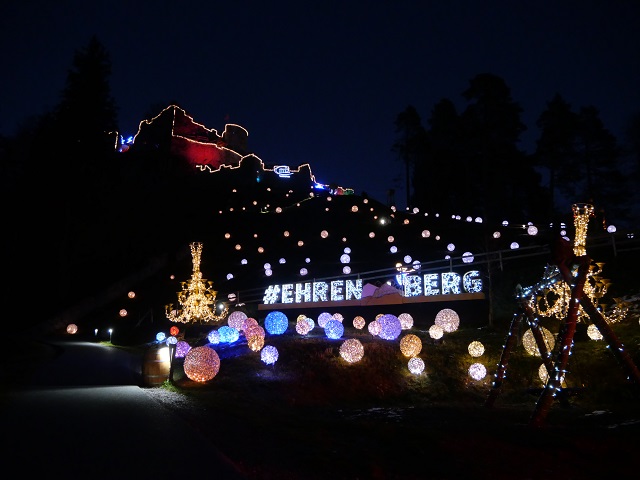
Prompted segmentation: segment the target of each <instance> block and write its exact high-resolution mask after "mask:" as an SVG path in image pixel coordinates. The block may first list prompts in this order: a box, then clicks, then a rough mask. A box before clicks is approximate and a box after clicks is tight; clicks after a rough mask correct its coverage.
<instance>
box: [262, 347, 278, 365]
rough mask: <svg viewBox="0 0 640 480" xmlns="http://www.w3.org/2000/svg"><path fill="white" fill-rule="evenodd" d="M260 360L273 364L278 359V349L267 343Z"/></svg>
mask: <svg viewBox="0 0 640 480" xmlns="http://www.w3.org/2000/svg"><path fill="white" fill-rule="evenodd" d="M260 360H262V361H263V362H264V363H266V364H267V365H273V364H274V363H276V362H277V361H278V349H277V348H276V347H274V346H273V345H267V346H265V347H263V348H262V351H261V352H260Z"/></svg>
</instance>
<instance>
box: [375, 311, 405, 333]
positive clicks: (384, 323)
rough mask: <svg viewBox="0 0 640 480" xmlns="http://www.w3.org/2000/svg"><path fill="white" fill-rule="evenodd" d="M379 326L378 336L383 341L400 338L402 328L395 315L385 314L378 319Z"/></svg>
mask: <svg viewBox="0 0 640 480" xmlns="http://www.w3.org/2000/svg"><path fill="white" fill-rule="evenodd" d="M378 323H379V324H380V333H379V334H378V336H379V337H380V338H384V339H385V340H395V339H396V338H398V337H399V336H400V333H401V331H402V326H401V325H400V320H399V319H398V317H396V316H395V315H392V314H390V313H385V314H384V315H382V316H381V317H380V318H379V319H378Z"/></svg>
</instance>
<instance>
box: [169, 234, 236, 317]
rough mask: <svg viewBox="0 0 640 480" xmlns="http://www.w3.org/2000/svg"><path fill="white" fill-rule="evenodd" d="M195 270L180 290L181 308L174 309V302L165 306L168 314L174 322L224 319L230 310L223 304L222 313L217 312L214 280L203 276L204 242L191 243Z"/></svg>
mask: <svg viewBox="0 0 640 480" xmlns="http://www.w3.org/2000/svg"><path fill="white" fill-rule="evenodd" d="M190 248H191V257H192V263H193V270H192V273H191V279H190V280H188V281H187V282H181V284H182V290H181V291H180V292H178V302H179V303H180V306H181V308H180V309H174V308H173V304H169V305H167V306H166V307H165V311H166V315H167V318H168V319H169V320H171V321H172V322H179V323H195V322H200V323H204V322H219V321H221V320H223V319H224V318H225V317H226V316H227V313H228V311H229V308H228V307H227V306H226V305H221V307H222V308H221V311H220V313H217V314H216V313H215V312H214V309H215V302H216V294H217V292H216V291H214V290H213V282H211V281H207V280H206V279H204V278H202V272H201V271H200V260H201V257H202V243H199V242H194V243H191V244H190Z"/></svg>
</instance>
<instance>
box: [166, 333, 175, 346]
mask: <svg viewBox="0 0 640 480" xmlns="http://www.w3.org/2000/svg"><path fill="white" fill-rule="evenodd" d="M165 343H166V344H167V345H177V343H178V338H177V337H174V336H173V335H170V336H168V337H167V341H166V342H165Z"/></svg>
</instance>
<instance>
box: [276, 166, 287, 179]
mask: <svg viewBox="0 0 640 480" xmlns="http://www.w3.org/2000/svg"><path fill="white" fill-rule="evenodd" d="M273 171H274V172H275V173H276V175H278V176H279V177H280V178H289V177H290V176H291V170H289V167H288V166H287V165H279V166H277V167H274V168H273Z"/></svg>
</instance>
